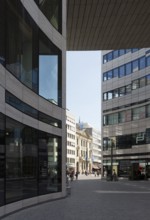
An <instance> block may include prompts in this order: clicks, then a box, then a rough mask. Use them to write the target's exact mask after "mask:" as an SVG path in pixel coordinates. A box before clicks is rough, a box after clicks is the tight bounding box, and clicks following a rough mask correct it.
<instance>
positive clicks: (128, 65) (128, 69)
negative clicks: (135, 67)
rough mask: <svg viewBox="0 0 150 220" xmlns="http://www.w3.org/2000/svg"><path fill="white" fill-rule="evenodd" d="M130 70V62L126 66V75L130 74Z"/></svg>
mask: <svg viewBox="0 0 150 220" xmlns="http://www.w3.org/2000/svg"><path fill="white" fill-rule="evenodd" d="M131 72H132V68H131V62H130V63H127V64H126V75H129V74H131Z"/></svg>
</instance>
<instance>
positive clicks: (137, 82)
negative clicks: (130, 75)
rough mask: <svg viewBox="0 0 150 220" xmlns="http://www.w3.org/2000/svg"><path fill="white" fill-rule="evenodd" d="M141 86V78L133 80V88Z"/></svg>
mask: <svg viewBox="0 0 150 220" xmlns="http://www.w3.org/2000/svg"><path fill="white" fill-rule="evenodd" d="M138 88H139V80H138V79H136V80H134V81H133V82H132V90H134V89H138Z"/></svg>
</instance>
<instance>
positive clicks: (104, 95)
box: [103, 92, 107, 101]
mask: <svg viewBox="0 0 150 220" xmlns="http://www.w3.org/2000/svg"><path fill="white" fill-rule="evenodd" d="M103 100H104V101H106V100H107V92H105V93H103Z"/></svg>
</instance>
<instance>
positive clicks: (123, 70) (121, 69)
mask: <svg viewBox="0 0 150 220" xmlns="http://www.w3.org/2000/svg"><path fill="white" fill-rule="evenodd" d="M123 76H125V66H124V65H123V66H120V67H119V77H123Z"/></svg>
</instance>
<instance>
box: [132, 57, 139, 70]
mask: <svg viewBox="0 0 150 220" xmlns="http://www.w3.org/2000/svg"><path fill="white" fill-rule="evenodd" d="M138 69H139V64H138V60H134V61H133V62H132V72H135V71H137V70H138Z"/></svg>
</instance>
